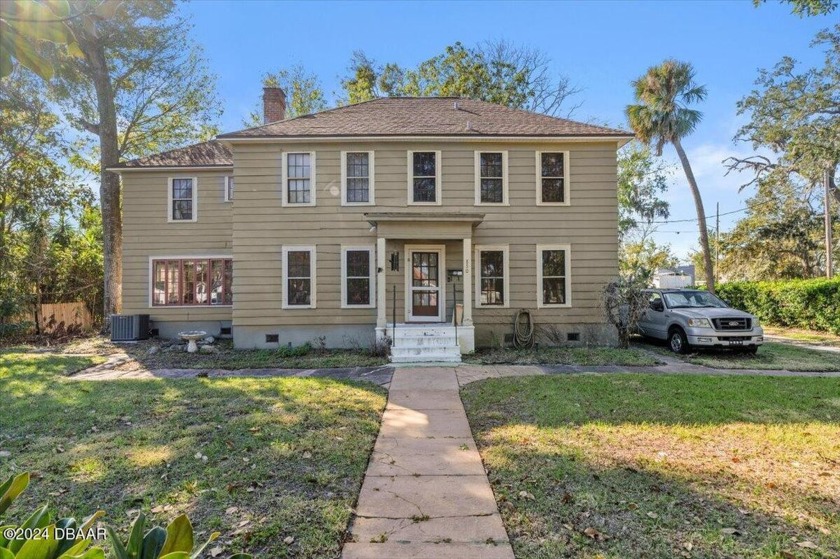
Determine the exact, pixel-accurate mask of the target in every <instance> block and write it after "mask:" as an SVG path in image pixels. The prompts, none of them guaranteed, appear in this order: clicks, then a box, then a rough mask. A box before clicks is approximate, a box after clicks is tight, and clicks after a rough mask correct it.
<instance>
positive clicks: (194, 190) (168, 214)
mask: <svg viewBox="0 0 840 559" xmlns="http://www.w3.org/2000/svg"><path fill="white" fill-rule="evenodd" d="M176 179H190V180H191V181H192V184H193V188H192V203H193V212H192V219H174V218H173V216H172V202H173V199H172V184H173V182H174V181H175V180H176ZM166 205H167V209H166V220H167V221H168V222H169V223H195V222H196V221H198V177H187V176H183V175H175V176H172V177H169V179H168V180H167V192H166Z"/></svg>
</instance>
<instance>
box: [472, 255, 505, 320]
mask: <svg viewBox="0 0 840 559" xmlns="http://www.w3.org/2000/svg"><path fill="white" fill-rule="evenodd" d="M475 252H476V259H475V261H476V262H477V264H478V270H477V273H476V296H475V300H476V306H478V307H500V308H507V307H508V278H509V277H510V273H509V272H508V266H509V265H508V247H507V246H506V245H498V246H488V245H484V246H481V245H480V246H477V247H475Z"/></svg>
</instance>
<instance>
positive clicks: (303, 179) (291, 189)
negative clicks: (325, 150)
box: [283, 152, 315, 206]
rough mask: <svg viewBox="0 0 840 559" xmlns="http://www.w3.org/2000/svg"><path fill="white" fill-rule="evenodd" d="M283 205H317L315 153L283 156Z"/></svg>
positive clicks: (286, 154)
mask: <svg viewBox="0 0 840 559" xmlns="http://www.w3.org/2000/svg"><path fill="white" fill-rule="evenodd" d="M283 205H284V206H314V205H315V153H314V152H301V153H285V154H283Z"/></svg>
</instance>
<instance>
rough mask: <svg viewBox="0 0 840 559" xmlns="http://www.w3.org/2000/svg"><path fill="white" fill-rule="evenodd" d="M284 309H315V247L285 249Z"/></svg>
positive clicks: (290, 247)
mask: <svg viewBox="0 0 840 559" xmlns="http://www.w3.org/2000/svg"><path fill="white" fill-rule="evenodd" d="M283 275H284V278H283V308H284V309H314V308H315V247H314V246H304V247H298V246H288V247H283Z"/></svg>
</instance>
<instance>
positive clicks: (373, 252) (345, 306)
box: [341, 245, 377, 309]
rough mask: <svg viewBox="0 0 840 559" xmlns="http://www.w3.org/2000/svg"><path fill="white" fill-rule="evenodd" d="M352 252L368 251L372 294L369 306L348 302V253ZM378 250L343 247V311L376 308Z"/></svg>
mask: <svg viewBox="0 0 840 559" xmlns="http://www.w3.org/2000/svg"><path fill="white" fill-rule="evenodd" d="M351 250H366V251H367V252H368V261H369V262H370V264H369V266H370V268H369V269H370V275H369V276H368V279H369V280H370V282H369V283H368V289H369V290H370V294H369V296H368V300H369V301H370V303H368V304H367V305H351V304H349V303H348V302H347V252H348V251H351ZM376 275H377V274H376V248H375V247H374V246H373V245H353V246H345V245H341V308H342V309H373V308H376Z"/></svg>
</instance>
